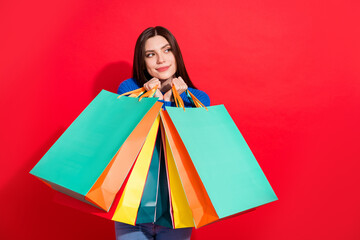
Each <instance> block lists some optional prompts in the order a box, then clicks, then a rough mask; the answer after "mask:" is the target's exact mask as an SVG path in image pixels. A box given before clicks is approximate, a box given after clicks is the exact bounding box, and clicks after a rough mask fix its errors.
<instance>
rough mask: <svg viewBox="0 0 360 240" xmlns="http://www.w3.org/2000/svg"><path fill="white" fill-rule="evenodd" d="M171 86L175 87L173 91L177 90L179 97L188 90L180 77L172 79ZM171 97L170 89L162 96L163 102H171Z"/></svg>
mask: <svg viewBox="0 0 360 240" xmlns="http://www.w3.org/2000/svg"><path fill="white" fill-rule="evenodd" d="M171 86H175V89H176V90H177V92H178V93H179V95H180V94H182V93H183V92H185V90H186V89H188V86H187V85H186V83H185V82H184V80H183V79H182V77H178V78H173V79H172V80H171ZM171 97H172V91H171V89H170V90H169V91H167V92H166V93H165V94H164V100H165V101H171Z"/></svg>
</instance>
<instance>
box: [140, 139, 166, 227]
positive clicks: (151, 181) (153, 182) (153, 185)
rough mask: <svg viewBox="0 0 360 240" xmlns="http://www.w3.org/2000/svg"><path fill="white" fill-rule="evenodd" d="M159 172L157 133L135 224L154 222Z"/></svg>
mask: <svg viewBox="0 0 360 240" xmlns="http://www.w3.org/2000/svg"><path fill="white" fill-rule="evenodd" d="M159 173H160V137H159V133H158V134H157V137H156V142H155V147H154V152H153V155H152V159H151V163H150V167H149V172H148V175H147V178H146V183H145V187H144V191H143V195H142V197H141V202H140V206H139V210H138V214H137V218H136V223H137V224H139V223H150V222H155V219H156V215H155V211H156V198H157V191H158V187H159Z"/></svg>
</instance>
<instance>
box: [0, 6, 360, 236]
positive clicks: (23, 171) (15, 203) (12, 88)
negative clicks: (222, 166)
mask: <svg viewBox="0 0 360 240" xmlns="http://www.w3.org/2000/svg"><path fill="white" fill-rule="evenodd" d="M359 22H360V18H359V3H358V1H355V0H343V1H340V0H337V1H333V0H330V1H319V0H301V1H300V0H295V1H282V0H240V1H237V0H224V1H214V0H209V1H205V0H199V1H184V2H180V1H172V0H170V1H157V0H155V1H114V0H108V1H85V0H78V1H73V0H72V1H70V0H61V1H60V0H53V1H44V0H34V1H24V0H17V1H16V0H15V1H2V2H1V4H0V33H1V37H0V110H1V117H0V121H1V125H0V144H1V145H0V146H1V151H0V159H1V167H0V196H1V198H0V239H39V240H40V239H50V238H51V239H54V240H57V239H58V240H60V239H69V240H72V239H114V229H113V223H112V222H110V221H107V220H104V219H102V218H99V217H95V216H91V215H89V214H85V213H82V212H78V211H76V210H73V209H70V208H67V207H65V206H61V205H59V204H56V203H54V202H53V201H52V193H53V192H52V191H53V190H51V189H50V188H48V187H47V186H45V185H44V184H43V183H41V182H40V181H39V180H37V179H35V177H33V176H31V175H30V174H29V173H28V172H29V171H30V170H31V168H32V167H33V166H34V165H35V164H36V163H37V162H38V161H39V159H40V158H41V157H42V156H43V155H44V154H45V153H46V151H47V150H48V149H49V148H50V147H51V145H52V144H53V143H54V142H55V141H56V139H57V138H58V137H59V136H60V135H61V134H62V133H63V132H64V131H65V129H66V128H67V127H68V126H69V125H70V124H71V123H72V121H73V120H74V119H75V118H76V117H77V116H78V115H79V114H80V112H81V111H82V110H83V109H84V108H85V107H86V106H87V105H88V104H89V103H90V101H91V100H92V99H93V98H94V97H95V96H96V95H97V94H98V93H99V92H100V90H101V89H106V90H108V91H112V92H116V89H117V87H118V85H119V84H120V82H121V81H123V80H124V79H127V78H129V77H131V67H132V58H133V50H134V46H135V41H136V38H137V37H138V35H139V34H140V33H141V32H142V31H143V30H144V29H145V28H147V27H149V26H156V25H162V26H164V27H166V28H168V29H169V30H170V31H171V32H172V33H173V34H174V35H175V37H176V38H177V40H178V42H179V44H180V48H181V50H182V53H183V56H184V60H185V64H186V67H187V70H188V72H189V74H190V77H191V79H192V81H193V82H194V83H195V84H196V86H197V87H198V88H199V89H201V90H204V91H205V92H207V93H208V95H209V96H210V98H211V103H212V105H216V104H224V105H225V106H226V108H227V109H228V111H229V113H230V114H231V116H232V118H233V120H234V121H235V123H236V124H237V126H238V128H239V129H240V131H241V132H242V134H243V136H244V137H245V139H246V140H247V142H248V144H249V146H250V148H251V149H252V151H253V153H254V155H255V157H256V158H257V160H258V162H259V164H260V166H261V167H262V169H263V171H264V173H265V175H266V176H267V178H268V180H269V182H270V183H271V185H272V187H273V189H274V191H275V192H276V194H277V196H278V198H279V200H278V201H276V202H274V203H270V204H268V205H265V206H263V207H259V208H258V209H256V210H255V211H253V212H250V213H247V214H244V215H240V216H237V217H234V218H230V219H227V220H224V221H221V222H218V223H215V224H211V225H209V226H205V227H203V228H200V229H199V230H195V231H194V232H193V236H192V239H194V240H200V239H253V240H260V239H262V240H263V239H267V240H272V239H276V240H289V239H291V240H297V239H299V240H300V239H301V240H303V239H327V240H335V239H346V240H355V239H360V232H359V226H360V218H359V213H360V207H359V202H360V193H359V182H360V174H359V166H360V163H359V162H360V150H359V149H360V147H359V142H360V141H359V135H360V127H359V122H360V121H359V120H360V108H359V103H360V84H359V82H360V81H359V77H360V71H359V67H360V64H359V63H360V60H359V56H360V51H359V50H360V49H359V42H360V28H359ZM234 184H236V183H234Z"/></svg>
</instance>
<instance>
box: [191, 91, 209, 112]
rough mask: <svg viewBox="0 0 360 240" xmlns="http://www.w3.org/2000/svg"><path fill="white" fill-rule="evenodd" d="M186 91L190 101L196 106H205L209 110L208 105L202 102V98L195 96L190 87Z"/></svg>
mask: <svg viewBox="0 0 360 240" xmlns="http://www.w3.org/2000/svg"><path fill="white" fill-rule="evenodd" d="M185 92H186V95H187V97H188V99H189V100H190V102H191V103H192V104H194V106H195V107H197V108H200V107H203V108H205V109H206V111H208V109H207V107H205V105H204V104H203V103H202V102H200V100H199V99H197V98H196V97H195V96H194V94H192V93H191V92H190V91H189V90H188V89H186V90H185Z"/></svg>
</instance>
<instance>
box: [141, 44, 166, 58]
mask: <svg viewBox="0 0 360 240" xmlns="http://www.w3.org/2000/svg"><path fill="white" fill-rule="evenodd" d="M171 51H172V48H170V47H169V48H166V49H165V50H164V52H165V53H169V52H171ZM154 55H155V53H153V52H150V53H147V54H145V57H147V58H150V57H153V56H154Z"/></svg>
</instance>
